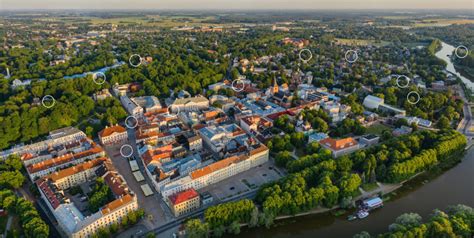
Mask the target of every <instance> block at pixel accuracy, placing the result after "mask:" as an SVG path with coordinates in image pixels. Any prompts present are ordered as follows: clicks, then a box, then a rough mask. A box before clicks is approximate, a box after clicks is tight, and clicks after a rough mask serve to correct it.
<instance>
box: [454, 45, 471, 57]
mask: <svg viewBox="0 0 474 238" xmlns="http://www.w3.org/2000/svg"><path fill="white" fill-rule="evenodd" d="M458 50H462V51H464V55H459V52H458ZM454 54H455V55H456V57H458V58H460V59H464V58H466V57H467V56H468V55H469V49H468V48H467V47H466V46H463V45H460V46H458V47H456V49H455V50H454Z"/></svg>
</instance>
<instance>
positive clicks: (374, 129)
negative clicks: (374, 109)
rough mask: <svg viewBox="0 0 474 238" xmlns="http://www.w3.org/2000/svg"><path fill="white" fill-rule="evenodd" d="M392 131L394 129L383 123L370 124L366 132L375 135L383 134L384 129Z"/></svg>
mask: <svg viewBox="0 0 474 238" xmlns="http://www.w3.org/2000/svg"><path fill="white" fill-rule="evenodd" d="M386 130H388V131H392V129H391V128H390V127H388V126H385V125H382V124H374V125H372V126H369V127H368V128H367V131H366V133H367V134H375V135H382V132H383V131H386Z"/></svg>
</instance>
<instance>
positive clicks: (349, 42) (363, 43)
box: [335, 38, 391, 46]
mask: <svg viewBox="0 0 474 238" xmlns="http://www.w3.org/2000/svg"><path fill="white" fill-rule="evenodd" d="M335 42H336V44H338V45H352V46H367V45H374V46H387V45H390V44H391V43H390V42H388V41H376V40H362V39H342V38H336V39H335Z"/></svg>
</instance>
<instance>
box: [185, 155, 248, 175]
mask: <svg viewBox="0 0 474 238" xmlns="http://www.w3.org/2000/svg"><path fill="white" fill-rule="evenodd" d="M244 159H246V158H245V157H238V156H231V157H229V158H226V159H223V160H220V161H217V162H215V163H213V164H210V165H208V166H206V167H204V168H201V169H197V170H194V171H193V172H191V178H192V179H197V178H199V177H202V176H205V175H208V174H210V173H212V172H215V171H217V170H221V169H223V168H225V167H227V166H230V165H231V164H235V163H238V162H240V161H242V160H244Z"/></svg>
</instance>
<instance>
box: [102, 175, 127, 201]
mask: <svg viewBox="0 0 474 238" xmlns="http://www.w3.org/2000/svg"><path fill="white" fill-rule="evenodd" d="M104 181H105V182H106V183H107V185H109V187H110V189H111V190H112V192H113V193H114V194H115V196H122V195H125V194H126V193H127V190H128V187H127V185H126V183H125V181H123V179H122V178H121V177H120V176H119V175H118V174H117V172H116V171H109V173H107V174H106V175H105V176H104Z"/></svg>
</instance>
